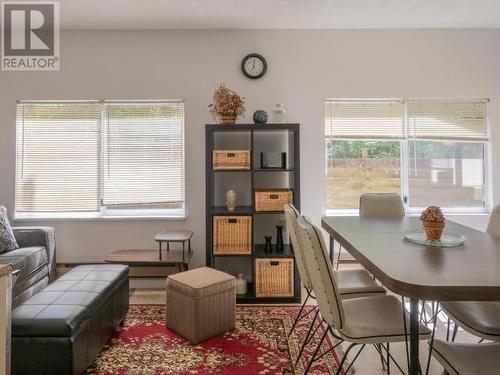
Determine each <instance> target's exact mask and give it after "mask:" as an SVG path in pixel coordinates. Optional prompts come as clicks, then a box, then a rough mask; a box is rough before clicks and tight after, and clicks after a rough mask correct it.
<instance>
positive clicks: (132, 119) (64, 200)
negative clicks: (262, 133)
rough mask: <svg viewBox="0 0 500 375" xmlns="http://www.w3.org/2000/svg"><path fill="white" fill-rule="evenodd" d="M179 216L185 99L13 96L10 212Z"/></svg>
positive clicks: (18, 214)
mask: <svg viewBox="0 0 500 375" xmlns="http://www.w3.org/2000/svg"><path fill="white" fill-rule="evenodd" d="M157 215H160V216H162V217H163V216H174V217H182V216H184V104H183V103H182V102H177V101H154V102H117V101H116V102H115V101H106V102H104V101H86V102H58V103H55V102H19V103H18V105H17V154H16V217H19V218H22V217H34V216H35V217H36V216H40V217H99V216H147V217H149V216H157Z"/></svg>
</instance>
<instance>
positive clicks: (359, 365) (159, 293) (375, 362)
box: [130, 264, 478, 375]
mask: <svg viewBox="0 0 500 375" xmlns="http://www.w3.org/2000/svg"><path fill="white" fill-rule="evenodd" d="M356 267H359V266H358V265H356V264H347V265H342V266H341V269H352V268H356ZM303 295H304V293H303ZM130 303H131V304H164V303H165V290H164V289H133V290H132V291H131V295H130ZM428 309H429V311H430V306H428ZM445 337H446V317H445V316H444V315H443V314H440V315H439V319H438V322H437V331H436V338H440V339H445ZM456 341H460V342H477V341H478V339H477V338H476V337H474V336H472V335H470V334H468V333H467V332H464V331H462V330H459V331H458V335H457V339H456ZM391 354H392V355H393V356H394V357H395V358H396V360H397V361H398V363H399V365H400V366H401V367H402V368H403V370H405V371H406V355H405V349H404V345H403V344H391ZM352 356H354V353H353V354H352V355H351V356H350V357H351V358H352ZM427 356H428V344H427V342H422V343H421V344H420V358H421V363H422V366H423V368H424V372H425V366H426V364H427ZM349 373H350V374H360V375H379V374H387V371H384V370H382V366H381V363H380V356H379V354H378V352H377V351H376V350H375V349H374V348H373V347H369V346H366V347H365V349H364V350H363V353H362V354H361V355H360V356H359V358H358V359H357V361H356V363H355V366H354V370H351V371H350V372H349ZM391 373H392V374H398V373H400V372H399V371H398V369H397V368H396V366H395V365H394V364H393V363H391ZM442 373H443V369H442V367H441V366H440V365H439V364H438V363H437V362H436V361H435V360H434V359H432V360H431V365H430V371H429V374H432V375H441V374H442Z"/></svg>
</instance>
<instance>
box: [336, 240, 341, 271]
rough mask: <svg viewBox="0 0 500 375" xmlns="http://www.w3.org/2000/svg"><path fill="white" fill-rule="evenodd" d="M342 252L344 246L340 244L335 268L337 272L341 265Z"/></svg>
mask: <svg viewBox="0 0 500 375" xmlns="http://www.w3.org/2000/svg"><path fill="white" fill-rule="evenodd" d="M341 252H342V245H341V244H339V253H338V255H337V265H336V266H335V271H338V270H339V263H340V253H341Z"/></svg>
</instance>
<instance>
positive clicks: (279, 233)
mask: <svg viewBox="0 0 500 375" xmlns="http://www.w3.org/2000/svg"><path fill="white" fill-rule="evenodd" d="M284 250H285V246H283V226H282V225H276V252H277V253H282V252H283V251H284Z"/></svg>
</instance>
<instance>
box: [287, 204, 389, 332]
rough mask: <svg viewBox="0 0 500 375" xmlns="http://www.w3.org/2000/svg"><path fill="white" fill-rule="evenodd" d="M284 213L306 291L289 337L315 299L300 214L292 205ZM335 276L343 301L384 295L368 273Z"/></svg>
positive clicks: (355, 272)
mask: <svg viewBox="0 0 500 375" xmlns="http://www.w3.org/2000/svg"><path fill="white" fill-rule="evenodd" d="M284 211H285V218H286V227H287V232H288V233H289V235H290V240H291V242H292V247H293V251H294V254H295V263H296V264H297V269H298V271H299V275H300V279H301V280H302V284H303V285H304V289H305V290H306V297H305V299H304V302H303V303H302V306H301V308H300V309H299V312H298V314H297V316H296V318H295V320H294V322H293V325H292V328H291V330H290V333H289V336H290V334H291V333H292V332H293V330H294V329H295V326H296V325H297V323H298V322H299V321H300V320H302V319H303V318H304V317H305V316H307V315H309V314H310V313H311V312H312V311H311V310H312V309H311V310H309V311H305V313H303V312H304V309H305V308H306V305H307V302H308V301H309V299H310V298H313V299H314V298H315V297H314V293H313V289H312V283H311V278H310V276H309V273H308V271H307V268H306V265H305V264H306V260H305V259H304V252H303V251H302V244H301V242H300V240H299V234H298V228H297V220H298V218H299V217H300V216H301V215H300V212H299V211H298V210H297V209H296V208H295V206H294V205H293V204H290V203H288V204H286V205H285V206H284ZM336 276H337V280H338V285H339V293H340V296H341V297H342V298H343V299H348V298H359V297H367V296H372V295H378V294H386V290H385V288H384V287H382V286H380V285H378V284H377V283H376V282H375V281H374V280H373V279H372V277H371V275H370V273H369V272H368V271H366V270H364V269H354V270H342V271H337V272H336ZM313 322H314V321H313Z"/></svg>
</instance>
